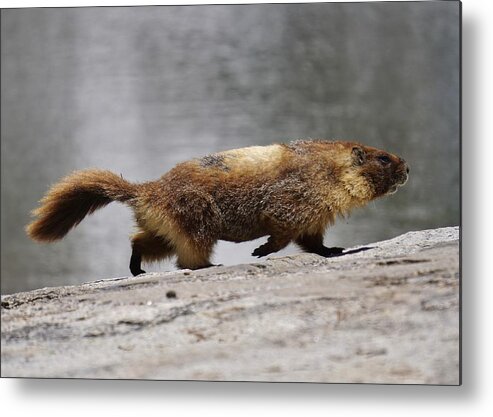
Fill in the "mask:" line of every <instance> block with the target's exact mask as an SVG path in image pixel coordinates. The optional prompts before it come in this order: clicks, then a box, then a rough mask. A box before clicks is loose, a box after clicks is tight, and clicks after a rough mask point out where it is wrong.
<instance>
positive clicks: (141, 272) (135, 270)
mask: <svg viewBox="0 0 493 417" xmlns="http://www.w3.org/2000/svg"><path fill="white" fill-rule="evenodd" d="M130 272H131V273H132V275H133V276H134V277H136V276H137V275H140V274H145V273H146V271H143V270H142V269H140V268H139V269H130Z"/></svg>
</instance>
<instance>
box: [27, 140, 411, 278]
mask: <svg viewBox="0 0 493 417" xmlns="http://www.w3.org/2000/svg"><path fill="white" fill-rule="evenodd" d="M408 172H409V169H408V166H407V164H406V162H405V161H404V160H403V159H401V158H399V157H397V156H395V155H392V154H389V153H387V152H384V151H381V150H378V149H375V148H371V147H365V146H362V145H359V144H357V143H351V142H327V141H296V142H292V143H290V144H288V145H270V146H255V147H250V148H242V149H235V150H231V151H226V152H220V153H217V154H213V155H209V156H206V157H204V158H201V159H195V160H191V161H187V162H183V163H181V164H178V165H177V166H176V167H175V168H173V169H172V170H171V171H169V172H168V173H166V174H165V175H163V176H162V177H161V178H160V179H158V180H156V181H150V182H146V183H142V184H131V183H129V182H127V181H125V180H123V179H122V178H120V177H119V176H117V175H115V174H112V173H111V172H108V171H101V170H87V171H79V172H75V173H73V174H71V175H69V176H68V177H66V178H65V179H63V180H62V181H61V182H59V183H58V184H56V185H54V186H53V187H52V188H51V189H50V190H49V191H48V193H47V194H46V196H45V197H44V198H43V199H42V200H41V206H40V207H39V208H38V209H36V210H35V211H34V212H33V213H34V215H35V216H37V217H38V218H37V219H36V220H35V221H34V222H33V223H31V224H30V225H29V226H28V227H27V233H28V235H29V236H31V237H32V238H33V239H35V240H40V241H53V240H56V239H60V238H62V237H63V236H64V235H65V234H66V233H67V232H68V231H69V230H70V229H71V228H72V227H74V226H76V225H77V224H78V223H79V222H80V221H81V220H82V219H83V218H84V217H85V216H86V215H87V214H90V213H92V212H93V211H94V210H96V209H97V208H100V207H103V206H104V205H106V204H108V203H109V202H111V201H113V200H116V201H121V202H126V203H127V204H128V205H129V206H130V207H132V208H133V210H134V212H135V219H136V222H137V226H138V227H139V232H138V233H137V234H135V235H134V236H133V238H132V248H133V252H132V258H131V265H130V269H131V271H132V273H133V274H138V273H141V272H143V271H142V270H141V269H140V263H141V261H142V260H144V261H157V260H160V259H163V258H166V257H169V256H172V255H177V257H178V261H177V263H178V266H179V267H182V268H191V269H196V268H202V267H206V266H209V265H210V261H209V259H210V256H211V253H212V249H213V247H214V244H215V243H216V241H217V240H227V241H232V242H244V241H247V240H252V239H256V238H258V237H261V236H269V239H268V240H267V243H265V244H263V245H262V246H260V247H259V248H257V249H256V250H255V251H254V252H253V255H255V256H259V257H260V256H265V255H268V254H269V253H273V252H276V251H278V250H280V249H282V248H284V247H285V246H287V245H288V244H289V243H290V242H291V241H294V242H296V243H297V244H298V245H299V246H300V247H301V248H302V249H304V250H306V251H309V252H314V253H318V254H320V255H323V256H331V255H334V254H337V253H340V251H341V249H339V248H327V247H325V246H324V245H323V235H324V232H325V229H326V228H327V226H328V225H330V224H332V223H333V222H334V221H335V218H336V216H338V215H346V214H348V213H349V212H350V211H351V209H353V208H355V207H359V206H363V205H364V204H366V203H368V202H369V201H371V200H373V199H375V198H377V197H380V196H383V195H385V194H388V193H392V192H395V190H396V189H397V187H398V186H400V185H403V184H404V183H405V181H406V180H407V177H408Z"/></svg>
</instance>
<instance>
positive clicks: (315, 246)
mask: <svg viewBox="0 0 493 417" xmlns="http://www.w3.org/2000/svg"><path fill="white" fill-rule="evenodd" d="M296 243H297V244H298V245H299V246H300V247H301V248H302V249H303V250H305V251H306V252H310V253H316V254H317V255H321V256H325V257H326V258H329V257H331V256H336V255H340V254H341V253H342V252H343V251H344V248H336V247H334V248H328V247H327V246H324V236H323V234H322V233H320V234H315V235H302V236H300V237H299V238H298V239H296Z"/></svg>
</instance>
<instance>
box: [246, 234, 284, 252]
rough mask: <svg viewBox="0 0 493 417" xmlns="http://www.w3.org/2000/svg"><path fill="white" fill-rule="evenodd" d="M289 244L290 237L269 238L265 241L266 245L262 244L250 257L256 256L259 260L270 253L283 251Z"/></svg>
mask: <svg viewBox="0 0 493 417" xmlns="http://www.w3.org/2000/svg"><path fill="white" fill-rule="evenodd" d="M289 242H291V237H287V236H277V235H274V236H270V237H269V239H267V243H264V244H263V245H261V246H259V247H258V248H257V249H255V250H254V251H253V252H252V256H258V257H259V258H261V257H262V256H267V255H269V254H270V253H274V252H277V251H280V250H281V249H284V248H285V247H286V246H288V245H289Z"/></svg>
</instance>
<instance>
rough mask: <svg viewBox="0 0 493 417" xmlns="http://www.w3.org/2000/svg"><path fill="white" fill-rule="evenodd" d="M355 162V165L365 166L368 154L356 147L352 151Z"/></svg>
mask: <svg viewBox="0 0 493 417" xmlns="http://www.w3.org/2000/svg"><path fill="white" fill-rule="evenodd" d="M352 154H353V161H354V164H355V165H363V163H364V162H365V161H366V153H365V151H364V150H363V148H361V147H359V146H355V147H354V148H353V151H352Z"/></svg>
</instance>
